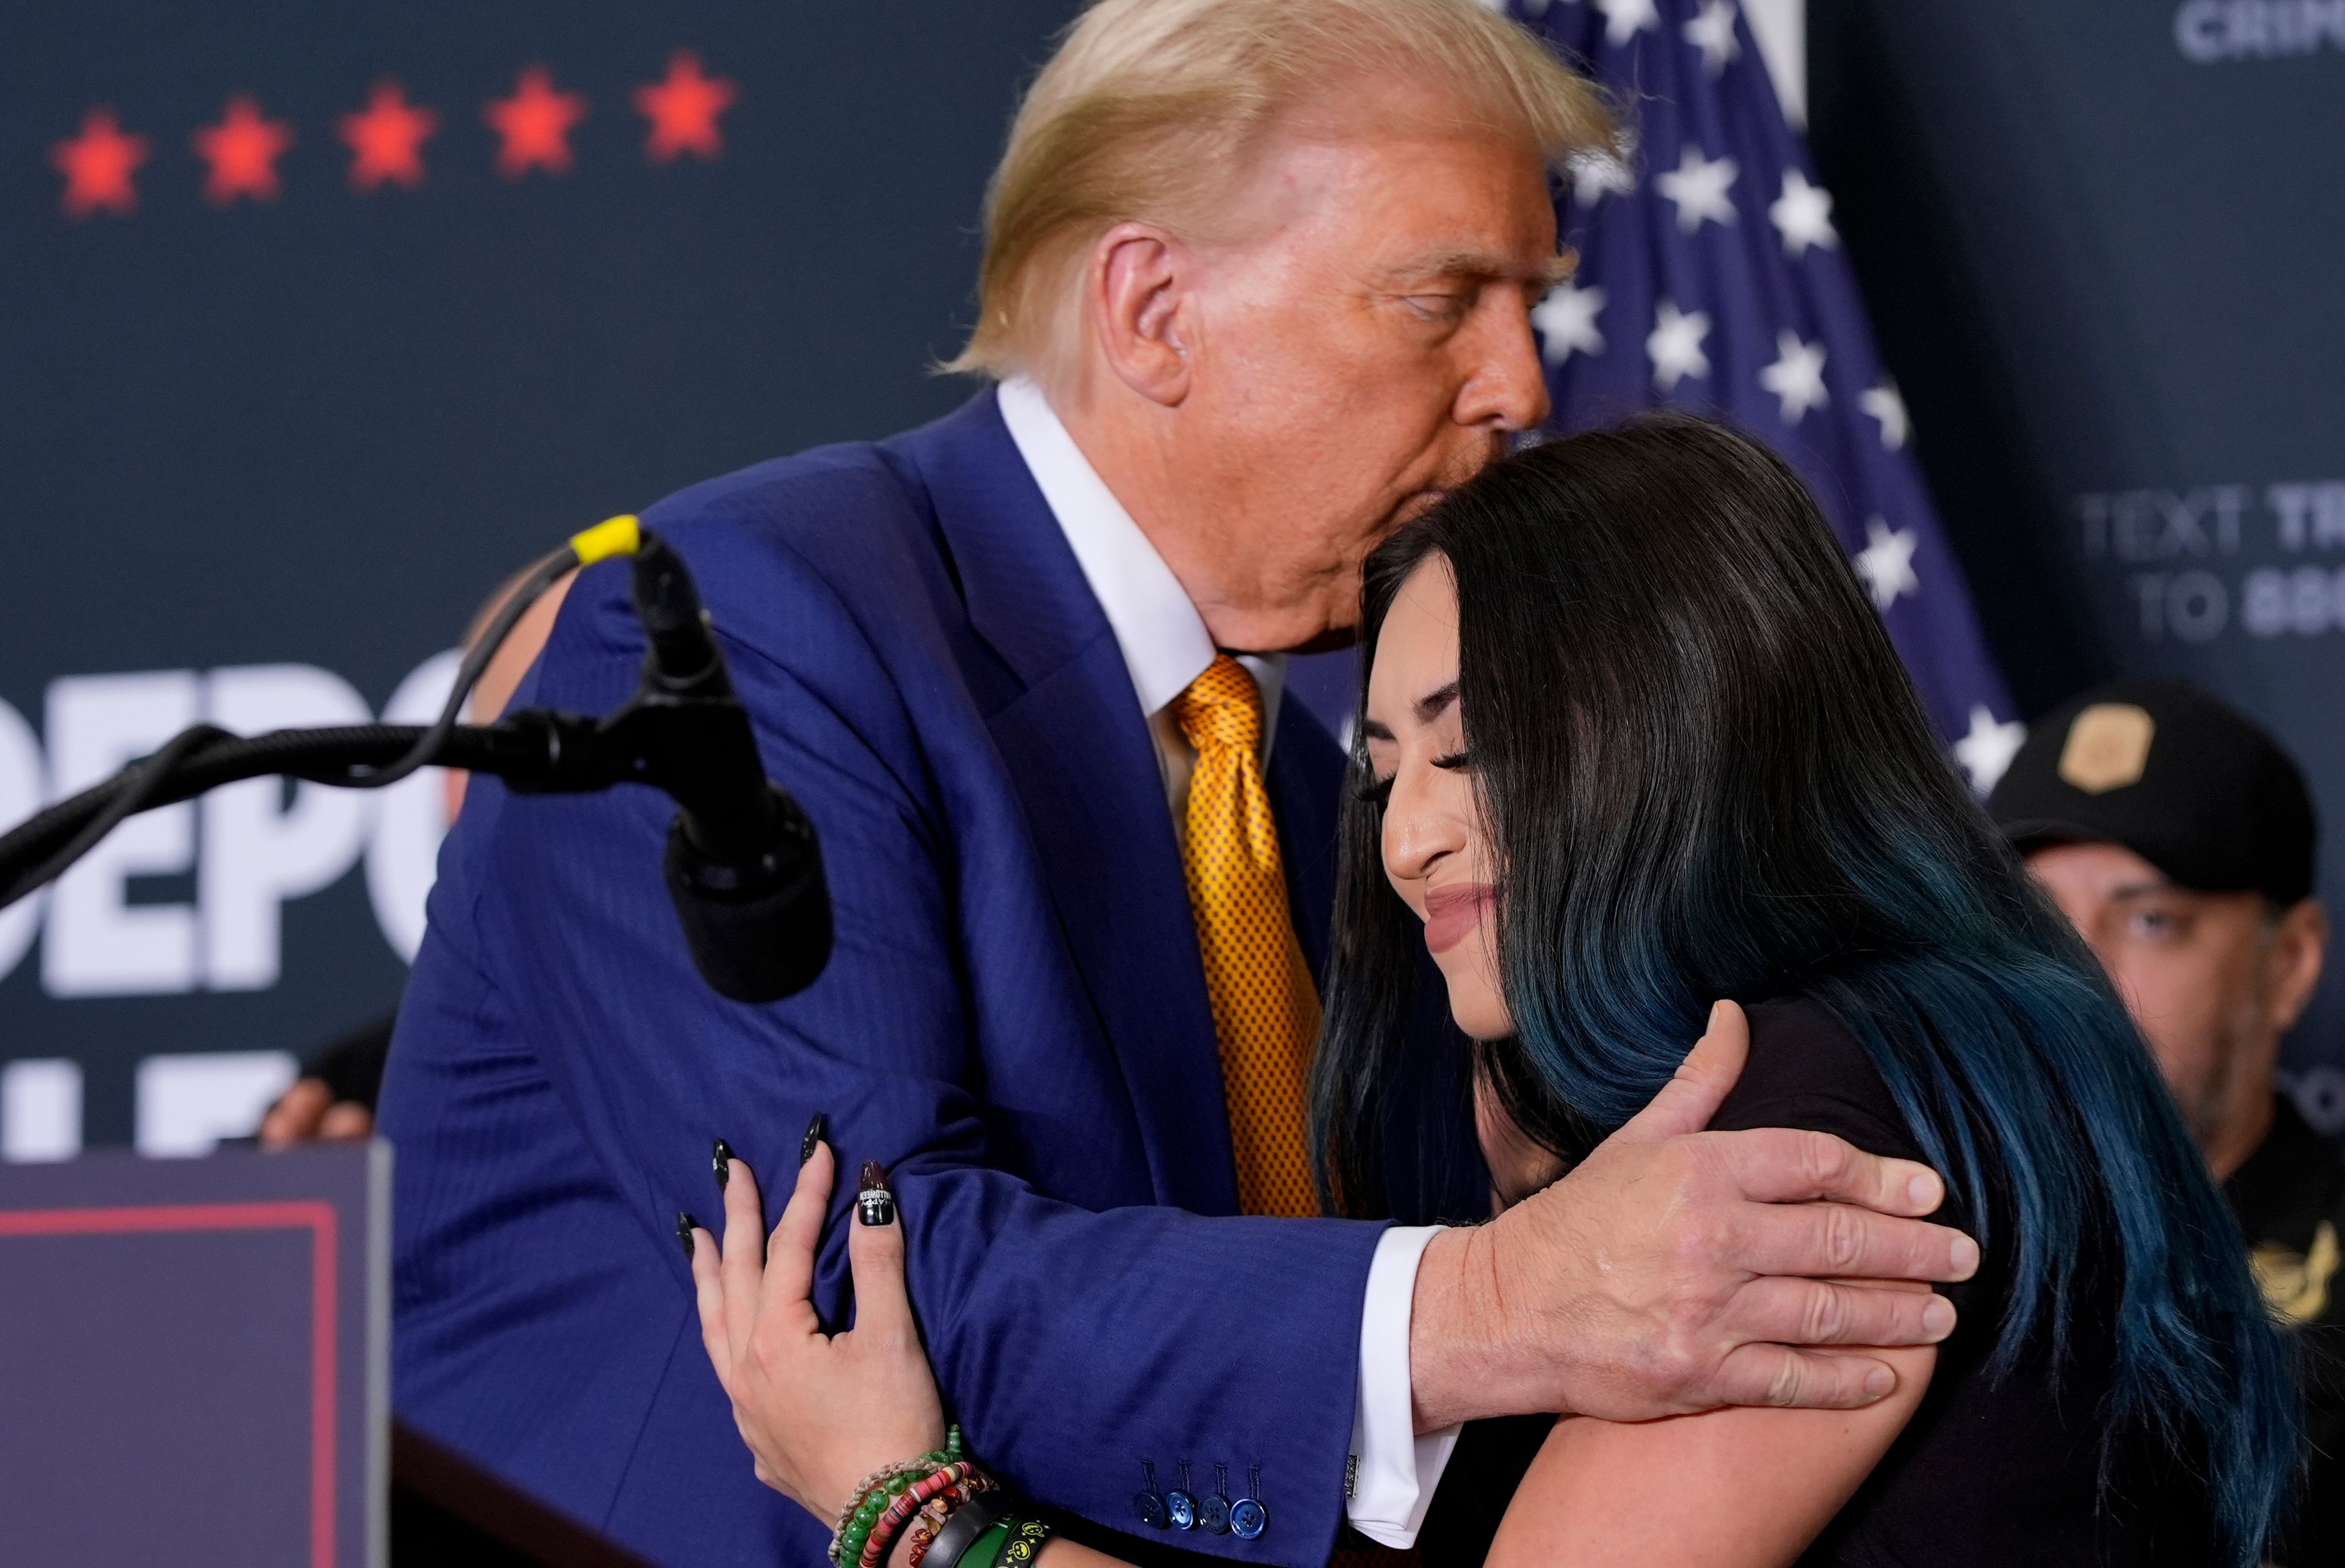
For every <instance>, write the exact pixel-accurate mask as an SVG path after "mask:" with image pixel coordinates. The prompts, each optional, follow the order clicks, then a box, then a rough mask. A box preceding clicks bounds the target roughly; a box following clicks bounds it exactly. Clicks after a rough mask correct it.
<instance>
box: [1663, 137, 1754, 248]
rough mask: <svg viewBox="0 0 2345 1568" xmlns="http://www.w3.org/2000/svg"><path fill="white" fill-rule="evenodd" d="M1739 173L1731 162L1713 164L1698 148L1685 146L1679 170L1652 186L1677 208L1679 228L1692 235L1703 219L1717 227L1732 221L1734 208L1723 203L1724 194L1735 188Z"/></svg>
mask: <svg viewBox="0 0 2345 1568" xmlns="http://www.w3.org/2000/svg"><path fill="white" fill-rule="evenodd" d="M1738 172H1739V171H1738V170H1737V169H1736V168H1735V167H1734V160H1733V159H1732V158H1731V157H1722V158H1719V159H1717V160H1715V161H1712V160H1711V159H1709V158H1705V157H1702V156H1701V149H1700V147H1696V146H1694V145H1693V144H1692V143H1691V142H1688V143H1687V144H1686V147H1685V152H1684V154H1683V155H1682V156H1681V157H1679V159H1678V167H1675V168H1673V169H1671V170H1670V171H1669V172H1668V173H1666V174H1662V175H1659V176H1656V177H1655V178H1654V180H1653V185H1654V187H1655V188H1656V189H1658V190H1660V193H1661V194H1662V195H1663V196H1665V197H1669V198H1670V200H1671V201H1673V202H1676V203H1677V204H1678V227H1679V228H1681V229H1683V230H1684V231H1685V232H1686V233H1688V234H1691V233H1692V232H1693V231H1694V230H1695V229H1697V228H1700V227H1701V226H1702V223H1703V221H1704V220H1705V219H1708V220H1710V221H1712V222H1717V223H1732V222H1733V221H1734V204H1733V203H1732V202H1731V201H1729V200H1727V199H1726V192H1727V189H1728V187H1731V186H1732V185H1733V184H1734V177H1735V175H1736V174H1737V173H1738Z"/></svg>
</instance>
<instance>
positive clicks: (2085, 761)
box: [2060, 703, 2157, 794]
mask: <svg viewBox="0 0 2345 1568" xmlns="http://www.w3.org/2000/svg"><path fill="white" fill-rule="evenodd" d="M2156 733H2157V720H2155V719H2153V718H2151V717H2150V716H2149V714H2148V713H2147V712H2146V711H2145V710H2143V709H2140V708H2137V707H2136V706H2134V704H2132V703H2094V704H2093V705H2092V706H2091V707H2089V708H2086V710H2085V711H2084V712H2083V713H2078V714H2077V715H2076V723H2072V724H2070V725H2069V726H2068V739H2067V743H2066V744H2064V745H2063V746H2062V747H2061V748H2060V777H2061V778H2062V779H2063V780H2064V781H2066V783H2068V784H2074V785H2076V787H2077V788H2078V789H2080V790H2083V791H2084V792H2085V793H2086V794H2107V793H2108V792H2109V791H2110V790H2113V789H2123V788H2124V787H2125V786H2126V785H2127V784H2139V783H2140V782H2141V775H2142V770H2143V769H2145V768H2147V766H2148V765H2149V742H2150V737H2151V736H2153V735H2155V734H2156Z"/></svg>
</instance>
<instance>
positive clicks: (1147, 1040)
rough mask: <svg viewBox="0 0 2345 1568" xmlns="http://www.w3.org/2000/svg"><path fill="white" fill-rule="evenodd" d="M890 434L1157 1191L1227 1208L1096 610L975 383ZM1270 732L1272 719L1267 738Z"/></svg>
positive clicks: (1193, 1001)
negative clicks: (946, 411)
mask: <svg viewBox="0 0 2345 1568" xmlns="http://www.w3.org/2000/svg"><path fill="white" fill-rule="evenodd" d="M890 444H891V445H893V446H895V447H896V448H897V450H898V453H899V454H900V455H901V456H902V457H903V458H905V459H906V460H909V461H910V463H911V464H912V465H913V466H914V467H915V468H916V469H917V470H919V476H920V479H921V481H923V483H924V485H925V488H926V489H927V491H928V492H929V496H930V498H931V500H932V501H933V502H934V504H935V507H936V515H937V520H938V524H939V528H940V529H941V531H942V532H943V536H944V541H945V544H946V548H947V550H948V551H949V554H950V558H951V564H952V568H953V570H954V572H955V573H956V575H957V577H958V580H959V584H960V589H961V595H962V599H963V602H965V603H966V605H967V606H968V611H969V623H970V626H971V627H972V628H973V629H974V631H975V632H976V633H977V635H978V636H979V637H980V639H982V640H983V641H984V642H985V643H986V644H987V645H988V646H989V647H990V649H991V650H992V651H993V652H994V653H995V654H997V655H998V656H999V657H1000V660H1001V662H1002V663H1003V664H1004V665H1006V666H1007V667H1008V671H1009V673H1010V677H1011V678H1010V679H1009V680H1007V681H1001V680H992V681H987V682H982V683H973V684H976V685H978V686H979V687H980V690H981V691H986V692H990V693H991V696H990V697H988V696H981V697H980V701H982V702H985V703H986V704H987V706H988V707H989V708H990V712H989V713H987V722H988V724H989V727H990V730H991V732H992V734H993V739H994V744H996V746H997V747H998V748H999V749H1000V754H1001V758H1002V762H1003V764H1004V765H1005V766H1006V767H1007V769H1008V771H1009V774H1010V779H1011V781H1012V783H1013V784H1014V785H1015V787H1016V788H1017V790H1018V794H1019V796H1020V804H1022V805H1023V807H1024V810H1025V815H1026V821H1027V825H1028V828H1029V835H1030V838H1031V840H1032V842H1033V845H1034V852H1035V855H1036V858H1037V860H1038V861H1039V862H1040V863H1041V867H1042V872H1043V875H1044V879H1045V881H1046V882H1047V884H1048V885H1049V887H1050V891H1051V901H1052V903H1053V905H1055V907H1056V909H1057V912H1058V916H1059V922H1060V925H1061V928H1062V930H1063V931H1064V933H1065V936H1066V939H1067V945H1068V947H1069V950H1070V951H1071V953H1072V955H1073V956H1074V959H1075V964H1076V967H1077V968H1078V970H1079V971H1080V972H1081V976H1082V978H1083V984H1084V986H1085V987H1086V989H1087V990H1088V991H1089V993H1090V996H1091V1003H1092V1006H1093V1007H1094V1008H1095V1009H1096V1011H1097V1013H1098V1015H1099V1018H1100V1021H1101V1026H1102V1027H1103V1028H1104V1030H1105V1032H1106V1034H1107V1037H1108V1040H1109V1043H1110V1045H1111V1046H1112V1048H1113V1049H1114V1051H1115V1054H1116V1058H1117V1060H1118V1062H1119V1063H1120V1064H1121V1066H1122V1069H1123V1075H1124V1081H1125V1083H1126V1085H1127V1087H1129V1089H1130V1091H1131V1095H1132V1107H1133V1111H1134V1114H1135V1116H1136V1118H1137V1120H1138V1122H1139V1125H1140V1128H1141V1136H1142V1139H1143V1140H1144V1141H1145V1143H1146V1145H1147V1158H1148V1163H1149V1168H1150V1172H1151V1174H1152V1178H1153V1179H1154V1184H1155V1187H1156V1190H1157V1192H1158V1193H1159V1194H1160V1195H1161V1197H1162V1199H1163V1200H1164V1201H1165V1202H1167V1203H1171V1204H1174V1205H1177V1206H1178V1207H1181V1208H1183V1209H1193V1210H1195V1211H1197V1212H1200V1213H1208V1214H1212V1213H1231V1212H1233V1211H1234V1210H1235V1209H1236V1206H1237V1185H1236V1177H1235V1173H1234V1168H1233V1163H1232V1157H1231V1153H1230V1140H1229V1121H1228V1113H1227V1110H1226V1108H1225V1107H1224V1105H1223V1097H1222V1081H1221V1067H1220V1052H1219V1048H1218V1047H1217V1045H1216V1043H1215V1037H1214V1032H1213V1013H1212V1009H1211V1007H1210V1005H1209V1004H1208V1003H1207V1001H1206V998H1205V980H1204V972H1203V966H1202V965H1201V964H1200V962H1199V960H1198V956H1197V939H1196V932H1195V928H1194V927H1193V925H1192V924H1191V921H1190V915H1189V898H1188V889H1187V884H1186V881H1185V879H1184V877H1183V872H1182V868H1181V859H1180V851H1179V847H1178V845H1176V844H1175V842H1174V840H1173V824H1172V819H1171V816H1170V814H1168V813H1167V811H1166V810H1165V805H1164V786H1163V781H1162V775H1161V774H1159V773H1158V771H1157V763H1156V754H1155V749H1154V744H1153V742H1152V740H1151V739H1150V736H1149V733H1148V725H1147V722H1146V720H1145V719H1144V718H1143V717H1142V714H1141V712H1140V703H1139V699H1138V698H1137V697H1136V696H1135V695H1134V694H1133V693H1132V678H1131V675H1130V674H1129V673H1128V672H1127V671H1126V669H1125V667H1124V663H1123V655H1122V652H1121V650H1120V649H1119V648H1118V647H1117V645H1116V641H1115V636H1114V633H1113V632H1112V631H1111V630H1110V628H1109V626H1108V623H1107V617H1106V615H1105V614H1104V613H1103V612H1101V609H1100V607H1099V602H1098V601H1097V600H1096V599H1095V598H1094V597H1093V596H1092V594H1091V589H1090V587H1089V585H1088V584H1086V583H1085V582H1084V581H1083V576H1082V571H1081V567H1080V566H1078V565H1077V564H1076V561H1075V557H1074V552H1073V551H1072V550H1071V549H1070V548H1069V547H1068V545H1067V541H1066V538H1065V536H1064V535H1063V534H1062V533H1061V531H1060V530H1059V526H1058V524H1057V522H1056V521H1054V520H1053V519H1052V518H1051V512H1050V509H1049V507H1048V506H1047V505H1046V504H1045V503H1044V501H1043V500H1042V494H1041V491H1040V490H1039V489H1037V488H1036V486H1035V484H1034V481H1033V478H1032V476H1031V475H1030V473H1029V472H1028V471H1027V469H1026V465H1025V462H1024V460H1022V459H1020V457H1019V455H1018V449H1017V447H1016V446H1015V445H1014V444H1013V443H1012V442H1011V441H1010V433H1009V431H1008V430H1007V429H1006V428H1005V427H1004V426H1003V424H1002V422H1001V417H1000V412H999V410H997V408H996V406H995V402H994V397H993V394H992V393H991V392H990V391H988V392H986V393H984V394H982V395H980V397H978V398H977V399H974V400H971V401H970V402H969V404H967V405H966V406H964V407H963V408H962V409H961V410H959V412H958V413H955V414H953V415H951V416H949V418H947V419H945V420H940V421H939V422H938V423H936V424H934V425H930V426H929V427H928V428H926V429H925V430H919V431H916V432H914V433H913V434H912V435H910V436H908V437H905V438H902V440H900V441H899V442H896V443H890ZM1281 737H1282V738H1281V744H1284V725H1282V730H1281ZM1321 740H1322V744H1331V743H1326V742H1325V737H1324V735H1323V736H1322V737H1321ZM1323 909H1324V905H1323ZM1320 924H1321V927H1322V929H1323V931H1324V928H1325V915H1324V913H1323V915H1322V916H1321V921H1320ZM1323 949H1324V944H1323Z"/></svg>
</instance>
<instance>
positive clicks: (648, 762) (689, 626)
mask: <svg viewBox="0 0 2345 1568" xmlns="http://www.w3.org/2000/svg"><path fill="white" fill-rule="evenodd" d="M634 600H635V613H636V614H637V615H638V616H639V617H641V619H642V621H643V623H644V631H645V633H646V634H647V635H648V636H649V637H650V639H651V652H649V653H648V654H647V655H646V656H645V660H644V680H643V687H642V689H641V690H640V691H639V692H638V693H636V697H635V701H634V703H632V704H630V705H631V707H633V708H634V710H635V711H636V717H637V720H638V722H640V723H646V724H648V725H649V726H650V727H651V728H653V729H654V730H655V731H656V732H657V742H658V744H656V745H654V746H650V747H646V748H645V751H644V753H643V755H644V757H645V762H644V763H643V764H642V766H643V767H644V769H645V777H644V782H645V783H652V784H658V785H659V786H660V787H661V788H662V789H664V790H665V791H666V792H667V794H669V795H670V796H671V797H673V798H674V799H675V802H676V804H677V805H678V807H679V808H680V809H679V810H678V811H677V813H676V816H675V822H674V823H673V824H670V826H669V828H668V835H667V866H666V870H667V890H668V896H669V898H670V899H671V900H672V901H673V902H674V903H675V913H676V918H677V919H678V920H679V921H681V922H682V923H683V926H684V937H685V943H686V944H687V945H688V946H690V947H691V949H692V958H693V963H694V964H695V966H698V968H699V970H700V973H701V977H702V978H704V979H706V981H707V982H708V984H709V986H711V987H712V988H713V989H714V990H716V993H717V994H718V995H720V996H728V997H730V998H732V999H733V1000H734V1001H736V1002H773V1001H778V1000H780V999H781V998H782V997H784V996H792V995H794V994H796V993H797V992H799V991H802V990H804V989H805V988H806V987H807V986H810V985H812V984H813V983H814V981H815V978H816V976H818V975H820V974H821V973H822V967H823V965H824V964H825V963H826V962H827V960H828V959H829V957H830V946H831V923H830V894H829V889H828V887H827V885H826V884H825V882H824V880H823V872H822V850H821V847H820V845H818V843H817V840H816V838H815V832H814V826H813V824H810V823H809V822H807V818H806V814H805V813H804V812H802V811H800V810H799V809H798V805H797V802H796V801H793V800H792V799H790V797H789V796H788V795H787V794H785V793H783V791H782V790H781V789H779V788H778V787H777V786H776V785H775V784H773V782H772V781H771V780H769V779H767V778H766V767H765V764H764V763H763V761H761V760H760V759H759V757H758V755H757V742H756V735H755V734H754V733H752V732H751V730H750V727H749V715H748V713H747V711H746V710H745V709H744V708H743V707H742V706H741V703H740V700H739V699H738V698H736V696H735V695H734V693H733V683H732V681H731V680H730V679H729V678H728V677H727V676H726V673H725V660H724V656H723V654H722V653H720V652H718V650H717V646H716V638H715V637H714V636H713V635H711V634H710V632H709V629H708V620H707V617H706V614H705V613H704V612H702V610H701V607H700V595H699V592H698V591H697V590H695V588H694V586H693V582H692V577H691V574H690V573H689V572H686V571H685V566H684V561H682V559H681V558H679V557H678V556H677V555H676V553H675V551H674V550H673V549H672V548H670V547H669V545H668V543H667V541H665V540H663V539H661V538H659V537H658V536H657V535H656V534H653V533H650V532H646V533H645V535H644V538H643V543H642V546H641V548H640V549H639V550H638V551H636V554H635V558H634Z"/></svg>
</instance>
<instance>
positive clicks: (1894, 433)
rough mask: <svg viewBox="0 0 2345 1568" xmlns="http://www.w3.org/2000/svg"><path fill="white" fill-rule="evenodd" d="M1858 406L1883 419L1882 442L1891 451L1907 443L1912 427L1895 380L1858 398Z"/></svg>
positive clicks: (1882, 384) (1883, 383)
mask: <svg viewBox="0 0 2345 1568" xmlns="http://www.w3.org/2000/svg"><path fill="white" fill-rule="evenodd" d="M1857 404H1858V406H1860V407H1861V408H1863V410H1864V411H1865V412H1866V413H1868V414H1871V415H1872V416H1873V418H1874V419H1876V420H1880V421H1881V444H1882V445H1883V446H1884V447H1887V448H1888V449H1889V450H1891V451H1895V450H1897V449H1898V448H1900V447H1902V446H1903V445H1904V444H1905V438H1906V436H1907V435H1908V434H1909V433H1911V427H1910V426H1908V425H1907V424H1906V422H1905V400H1904V399H1903V398H1901V397H1899V396H1898V395H1897V388H1896V385H1895V384H1894V383H1893V382H1890V381H1883V382H1882V383H1881V385H1879V386H1877V387H1875V388H1873V390H1871V391H1869V392H1867V393H1865V394H1864V395H1863V397H1861V398H1859V399H1857Z"/></svg>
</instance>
